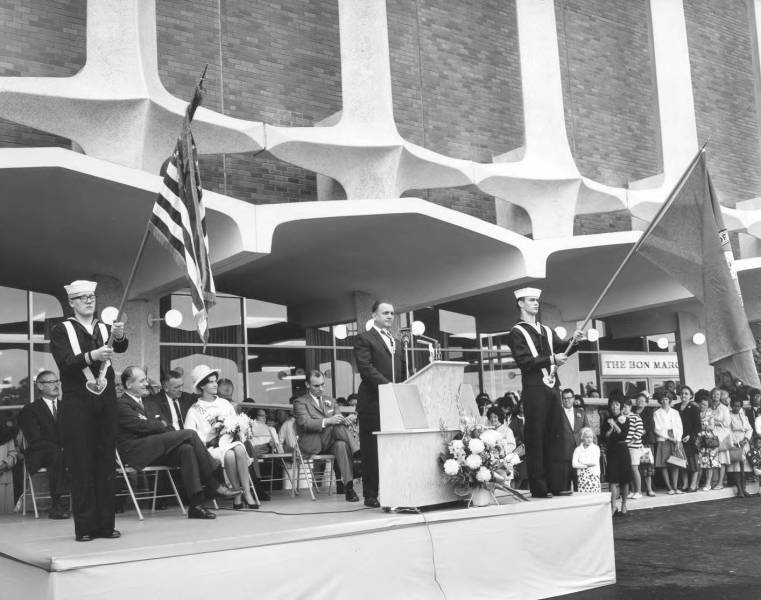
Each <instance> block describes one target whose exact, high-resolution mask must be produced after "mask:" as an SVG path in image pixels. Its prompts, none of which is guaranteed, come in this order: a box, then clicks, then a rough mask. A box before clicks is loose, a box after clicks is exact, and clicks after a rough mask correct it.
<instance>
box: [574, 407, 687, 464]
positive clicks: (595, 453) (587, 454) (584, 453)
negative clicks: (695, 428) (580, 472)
mask: <svg viewBox="0 0 761 600" xmlns="http://www.w3.org/2000/svg"><path fill="white" fill-rule="evenodd" d="M674 412H676V411H674ZM590 463H591V464H592V466H591V467H589V466H587V465H589V464H590ZM571 465H572V466H573V468H574V469H589V470H590V471H591V472H592V473H594V474H595V475H599V474H600V446H598V445H597V444H595V443H592V444H589V446H587V447H584V444H579V445H578V446H576V449H575V450H574V451H573V457H571Z"/></svg>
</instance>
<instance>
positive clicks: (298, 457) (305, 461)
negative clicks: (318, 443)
mask: <svg viewBox="0 0 761 600" xmlns="http://www.w3.org/2000/svg"><path fill="white" fill-rule="evenodd" d="M294 455H295V461H296V483H297V484H298V483H299V482H300V481H301V477H302V472H303V474H304V475H303V476H304V478H305V479H306V482H307V485H308V487H309V494H310V495H311V496H312V500H316V499H317V497H316V496H317V495H319V493H320V490H319V488H318V484H319V485H320V486H321V487H324V486H325V483H327V484H328V496H331V495H332V494H333V480H334V479H335V477H334V475H335V469H334V464H333V463H334V461H335V457H334V456H333V455H332V454H312V455H310V456H307V457H306V458H305V457H304V454H303V452H301V448H300V447H299V442H298V438H296V447H295V448H294ZM316 460H319V461H325V469H324V470H323V471H322V473H321V475H320V476H319V477H318V476H317V475H316V474H315V470H314V461H316Z"/></svg>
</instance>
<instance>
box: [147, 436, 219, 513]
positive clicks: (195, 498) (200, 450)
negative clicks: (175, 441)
mask: <svg viewBox="0 0 761 600" xmlns="http://www.w3.org/2000/svg"><path fill="white" fill-rule="evenodd" d="M156 464H165V465H168V466H170V467H179V468H180V473H181V474H182V483H183V485H184V487H185V494H186V495H187V497H188V501H189V502H190V503H191V505H194V504H200V502H201V500H200V498H201V496H202V492H203V486H204V485H206V486H207V487H208V488H210V491H211V492H213V491H214V490H216V489H217V487H218V486H219V480H218V479H217V478H216V477H215V476H214V470H215V466H214V459H213V458H212V457H211V455H210V454H209V452H208V451H207V450H206V446H204V444H203V442H201V440H200V438H199V437H198V436H197V435H196V434H195V433H193V435H192V436H188V439H187V440H186V441H184V442H183V443H182V444H179V445H178V446H176V447H175V448H173V449H172V450H170V451H169V452H168V453H167V454H166V455H165V456H163V457H161V459H159V460H157V461H156Z"/></svg>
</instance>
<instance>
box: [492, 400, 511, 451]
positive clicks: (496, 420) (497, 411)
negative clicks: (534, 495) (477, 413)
mask: <svg viewBox="0 0 761 600" xmlns="http://www.w3.org/2000/svg"><path fill="white" fill-rule="evenodd" d="M486 422H487V423H488V424H489V426H490V427H492V428H494V429H495V430H496V431H497V433H499V434H500V435H501V436H502V437H503V438H505V439H506V440H507V443H506V444H505V451H506V452H507V453H508V454H510V453H511V452H514V451H515V446H516V443H515V436H514V435H513V432H512V430H511V429H510V427H508V425H507V423H505V413H504V412H503V411H502V409H501V408H500V407H499V406H491V407H489V410H487V411H486Z"/></svg>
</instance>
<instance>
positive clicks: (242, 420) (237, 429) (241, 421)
mask: <svg viewBox="0 0 761 600" xmlns="http://www.w3.org/2000/svg"><path fill="white" fill-rule="evenodd" d="M222 435H225V436H230V441H233V442H235V441H237V442H245V441H246V440H247V439H248V438H249V437H251V424H250V419H249V418H248V417H247V416H246V415H244V414H240V415H231V416H229V417H227V418H226V419H225V420H224V424H223V427H222Z"/></svg>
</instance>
